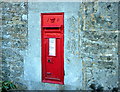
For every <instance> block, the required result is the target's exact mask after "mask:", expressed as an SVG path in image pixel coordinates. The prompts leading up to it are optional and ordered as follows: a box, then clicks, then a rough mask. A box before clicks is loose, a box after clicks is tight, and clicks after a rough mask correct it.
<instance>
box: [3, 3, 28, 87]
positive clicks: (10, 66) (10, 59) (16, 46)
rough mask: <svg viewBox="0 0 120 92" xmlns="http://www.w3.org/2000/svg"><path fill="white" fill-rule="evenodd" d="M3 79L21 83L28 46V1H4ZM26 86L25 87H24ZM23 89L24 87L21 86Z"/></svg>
mask: <svg viewBox="0 0 120 92" xmlns="http://www.w3.org/2000/svg"><path fill="white" fill-rule="evenodd" d="M1 4H2V30H1V32H2V37H1V41H2V76H1V77H2V80H3V81H4V80H9V81H13V82H15V83H17V85H18V84H19V83H21V80H22V79H23V73H24V67H23V66H24V55H23V54H22V53H21V52H22V51H24V50H25V49H26V47H27V43H28V41H27V24H28V23H27V18H26V20H24V19H22V16H23V15H26V16H27V3H24V2H16V3H13V2H11V3H8V2H2V3H1ZM19 88H20V87H19ZM24 88H25V87H24ZM21 89H22V88H21Z"/></svg>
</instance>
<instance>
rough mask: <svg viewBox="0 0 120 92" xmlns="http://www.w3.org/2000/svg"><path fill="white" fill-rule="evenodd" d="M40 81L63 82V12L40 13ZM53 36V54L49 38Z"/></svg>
mask: <svg viewBox="0 0 120 92" xmlns="http://www.w3.org/2000/svg"><path fill="white" fill-rule="evenodd" d="M41 38H42V45H41V51H42V82H47V83H56V84H64V13H41ZM50 38H55V43H56V44H55V53H56V55H55V56H51V55H49V45H50V42H49V39H50Z"/></svg>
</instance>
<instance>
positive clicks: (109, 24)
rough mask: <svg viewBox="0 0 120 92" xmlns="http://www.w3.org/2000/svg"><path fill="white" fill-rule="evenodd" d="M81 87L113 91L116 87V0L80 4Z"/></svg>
mask: <svg viewBox="0 0 120 92" xmlns="http://www.w3.org/2000/svg"><path fill="white" fill-rule="evenodd" d="M79 16H80V25H79V27H80V29H81V33H80V34H81V46H80V48H81V59H82V62H83V67H84V69H83V75H84V77H83V80H84V81H83V86H84V88H85V89H90V88H89V86H90V85H91V84H95V85H96V87H99V88H100V87H101V88H102V87H103V89H105V90H109V89H110V90H112V89H113V88H116V87H118V33H119V31H118V2H86V3H82V4H81V5H80V11H79Z"/></svg>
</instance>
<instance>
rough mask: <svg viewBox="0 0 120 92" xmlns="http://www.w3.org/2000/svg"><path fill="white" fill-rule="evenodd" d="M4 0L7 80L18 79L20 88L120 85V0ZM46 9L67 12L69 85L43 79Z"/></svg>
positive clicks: (66, 78)
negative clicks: (119, 69) (119, 80)
mask: <svg viewBox="0 0 120 92" xmlns="http://www.w3.org/2000/svg"><path fill="white" fill-rule="evenodd" d="M0 5H1V6H2V8H1V9H2V28H1V31H2V36H1V37H0V38H1V41H2V76H0V78H2V80H11V81H14V82H15V83H16V84H19V86H18V87H19V89H29V90H80V89H82V90H91V88H90V85H95V86H96V88H101V89H102V88H103V89H104V90H109V89H110V90H112V89H113V88H117V87H118V63H119V62H118V38H119V37H118V34H119V31H118V27H119V26H118V2H97V1H96V2H79V3H78V2H77V3H73V2H72V3H69V2H62V3H60V2H59V3H57V2H51V3H50V2H49V3H48V2H46V3H43V2H39V3H38V2H36V3H35V2H29V3H25V2H24V3H22V2H17V3H13V2H11V3H7V2H6V3H5V2H2V3H0ZM46 6H47V7H46ZM51 6H52V7H51ZM45 12H64V14H65V16H64V18H65V19H64V22H65V29H64V31H65V33H64V35H65V38H64V43H65V46H64V47H65V48H64V49H65V55H64V64H65V66H64V68H65V80H64V81H65V85H58V84H50V83H42V82H41V47H40V46H41V29H40V28H41V27H40V24H41V20H40V17H41V16H40V13H45ZM23 84H24V85H23Z"/></svg>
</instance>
